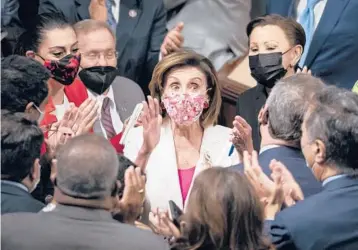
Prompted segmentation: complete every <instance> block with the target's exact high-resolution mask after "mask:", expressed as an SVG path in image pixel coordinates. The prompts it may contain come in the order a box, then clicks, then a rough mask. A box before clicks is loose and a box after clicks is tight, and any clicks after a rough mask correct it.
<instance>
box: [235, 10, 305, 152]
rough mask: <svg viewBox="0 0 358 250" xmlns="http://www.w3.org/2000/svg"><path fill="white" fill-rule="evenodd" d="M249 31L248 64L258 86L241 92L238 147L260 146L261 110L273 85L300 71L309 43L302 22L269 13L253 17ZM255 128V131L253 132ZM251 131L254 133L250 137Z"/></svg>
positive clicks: (238, 109)
mask: <svg viewBox="0 0 358 250" xmlns="http://www.w3.org/2000/svg"><path fill="white" fill-rule="evenodd" d="M246 33H247V36H248V38H249V65H250V70H251V75H252V77H253V78H254V79H255V80H256V81H257V86H256V87H254V88H252V89H249V90H247V91H246V92H244V93H243V94H241V95H240V96H239V98H238V100H237V104H236V110H237V115H238V116H236V117H235V120H234V122H233V124H234V129H233V142H234V145H235V146H236V149H237V150H238V151H243V150H248V151H249V152H250V151H252V150H253V149H255V150H259V149H260V141H261V137H260V134H259V124H258V119H257V117H258V114H259V111H260V109H261V107H262V106H263V105H264V104H265V102H266V99H267V97H268V94H269V93H270V90H271V88H273V86H274V85H275V83H276V81H278V80H279V79H281V78H284V77H288V76H291V75H293V74H295V73H296V71H297V72H302V73H310V71H308V70H307V68H306V67H304V69H302V70H301V69H298V66H297V65H298V62H299V61H300V58H301V56H302V53H303V48H304V46H305V43H306V36H305V31H304V29H303V28H302V26H301V25H300V24H299V23H298V22H296V21H295V20H293V19H291V18H286V17H282V16H279V15H268V16H263V17H258V18H256V19H254V20H252V21H251V22H250V23H249V24H248V26H247V28H246ZM251 132H252V133H251ZM251 134H252V137H251Z"/></svg>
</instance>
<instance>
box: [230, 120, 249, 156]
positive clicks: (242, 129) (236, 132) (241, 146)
mask: <svg viewBox="0 0 358 250" xmlns="http://www.w3.org/2000/svg"><path fill="white" fill-rule="evenodd" d="M233 125H234V128H233V129H232V137H231V142H232V143H233V144H234V146H235V149H236V150H237V152H238V153H239V155H240V157H241V159H242V158H243V152H244V151H248V152H249V153H250V154H251V152H252V151H253V150H254V146H253V144H254V143H253V141H252V128H251V126H250V125H249V124H248V123H247V122H246V121H245V119H244V118H242V117H241V116H235V120H234V121H233Z"/></svg>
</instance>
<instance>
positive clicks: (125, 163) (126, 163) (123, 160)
mask: <svg viewBox="0 0 358 250" xmlns="http://www.w3.org/2000/svg"><path fill="white" fill-rule="evenodd" d="M117 157H118V161H119V165H118V166H119V167H118V175H117V180H119V181H120V182H121V187H120V188H119V190H118V194H119V196H120V197H121V196H122V195H123V190H124V187H125V183H124V174H125V172H126V170H127V169H128V168H129V167H130V166H133V167H137V166H136V165H135V164H134V163H133V162H132V161H131V160H129V159H128V158H127V157H125V156H124V155H121V154H118V155H117Z"/></svg>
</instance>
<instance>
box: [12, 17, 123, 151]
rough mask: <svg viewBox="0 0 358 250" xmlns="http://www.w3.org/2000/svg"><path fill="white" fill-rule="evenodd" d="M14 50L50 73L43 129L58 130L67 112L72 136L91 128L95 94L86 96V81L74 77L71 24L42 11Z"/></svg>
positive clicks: (75, 54) (75, 49)
mask: <svg viewBox="0 0 358 250" xmlns="http://www.w3.org/2000/svg"><path fill="white" fill-rule="evenodd" d="M15 53H16V54H19V55H22V56H27V57H31V58H34V59H35V60H37V61H39V62H40V63H41V64H43V65H44V67H46V68H47V69H48V70H49V71H50V73H51V78H50V80H49V81H48V87H49V98H48V103H47V105H46V107H45V113H44V118H43V120H42V122H41V124H40V125H41V126H42V127H44V128H45V129H46V130H45V131H55V130H57V129H58V124H59V123H58V121H61V120H62V119H63V118H64V116H65V115H66V117H65V118H66V120H70V122H69V123H70V125H69V127H70V128H71V130H70V131H68V132H71V136H75V135H78V134H81V133H85V132H93V125H94V123H95V121H97V120H98V115H99V104H98V102H97V101H96V100H95V99H94V98H88V95H87V89H86V87H85V85H84V84H83V83H82V81H81V79H80V78H78V77H77V73H78V72H79V68H80V62H81V55H80V52H79V49H78V41H77V36H76V33H75V31H74V29H73V27H72V25H71V24H69V23H68V22H67V21H66V20H65V19H64V17H63V16H62V15H61V14H55V13H51V14H41V15H39V16H38V17H37V19H36V20H35V22H34V25H33V27H32V28H31V29H29V30H28V31H26V32H25V33H23V34H22V35H21V36H20V38H19V41H18V43H17V46H16V49H15ZM73 107H78V112H77V114H76V112H72V111H69V110H73V109H76V108H73ZM69 116H70V117H69ZM71 116H72V117H71ZM49 134H50V135H52V132H49ZM50 135H49V136H48V135H47V133H45V136H47V137H49V140H50V137H51V138H52V137H54V136H50ZM120 138H121V134H118V135H116V136H114V137H113V138H111V140H110V141H111V143H112V145H113V146H114V147H115V149H116V150H117V152H118V153H122V151H123V146H121V145H120V144H119V140H120ZM51 140H52V139H51Z"/></svg>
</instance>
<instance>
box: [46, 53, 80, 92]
mask: <svg viewBox="0 0 358 250" xmlns="http://www.w3.org/2000/svg"><path fill="white" fill-rule="evenodd" d="M80 62H81V56H80V55H72V54H70V55H67V56H65V57H64V58H62V59H61V60H58V61H56V60H45V62H44V66H45V67H46V68H47V69H48V70H50V71H51V74H52V78H53V79H55V80H56V81H58V82H60V83H61V84H63V85H70V84H71V83H73V81H74V80H75V78H76V76H77V73H78V70H79V67H80Z"/></svg>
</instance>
